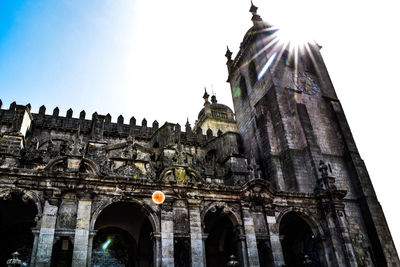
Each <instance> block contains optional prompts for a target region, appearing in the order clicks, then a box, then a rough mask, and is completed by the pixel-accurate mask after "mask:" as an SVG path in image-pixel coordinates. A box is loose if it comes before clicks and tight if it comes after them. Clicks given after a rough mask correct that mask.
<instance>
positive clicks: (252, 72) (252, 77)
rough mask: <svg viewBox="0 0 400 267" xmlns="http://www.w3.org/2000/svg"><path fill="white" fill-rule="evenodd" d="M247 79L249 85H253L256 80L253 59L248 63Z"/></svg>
mask: <svg viewBox="0 0 400 267" xmlns="http://www.w3.org/2000/svg"><path fill="white" fill-rule="evenodd" d="M249 79H250V84H251V86H254V84H255V83H256V82H257V70H256V64H254V61H251V62H250V64H249Z"/></svg>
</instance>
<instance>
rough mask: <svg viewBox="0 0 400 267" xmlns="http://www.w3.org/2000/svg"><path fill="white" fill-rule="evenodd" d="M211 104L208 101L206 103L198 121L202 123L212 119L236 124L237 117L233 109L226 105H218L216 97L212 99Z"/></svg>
mask: <svg viewBox="0 0 400 267" xmlns="http://www.w3.org/2000/svg"><path fill="white" fill-rule="evenodd" d="M211 102H212V103H210V102H208V99H207V100H206V101H205V103H204V108H203V109H202V110H200V112H199V115H198V120H199V121H202V120H204V119H206V118H212V119H217V120H225V121H230V122H235V116H234V113H233V111H232V109H231V108H230V107H228V106H226V105H224V104H219V103H217V99H216V97H215V96H212V97H211Z"/></svg>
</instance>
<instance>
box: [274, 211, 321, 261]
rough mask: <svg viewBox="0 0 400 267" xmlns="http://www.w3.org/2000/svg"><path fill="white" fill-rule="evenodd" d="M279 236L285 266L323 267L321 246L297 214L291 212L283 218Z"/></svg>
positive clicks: (307, 225)
mask: <svg viewBox="0 0 400 267" xmlns="http://www.w3.org/2000/svg"><path fill="white" fill-rule="evenodd" d="M279 234H280V236H281V237H283V239H282V241H281V244H282V250H283V256H284V258H285V263H286V266H288V267H303V266H312V267H320V266H324V265H323V262H324V261H323V257H324V250H323V248H322V245H321V244H320V242H318V241H317V238H316V236H315V234H314V233H313V232H312V230H311V227H310V226H309V224H308V223H307V222H306V221H304V219H303V218H301V216H300V214H299V213H297V212H293V211H292V212H289V213H287V214H285V215H284V216H283V218H282V220H281V222H280V225H279Z"/></svg>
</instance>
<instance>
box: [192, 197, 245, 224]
mask: <svg viewBox="0 0 400 267" xmlns="http://www.w3.org/2000/svg"><path fill="white" fill-rule="evenodd" d="M217 208H222V212H223V213H226V214H227V215H228V217H229V219H230V220H231V221H232V224H233V225H234V226H235V227H236V226H241V225H242V219H241V216H240V214H238V213H237V212H236V211H234V210H233V208H232V207H229V206H228V204H227V203H225V202H222V201H216V202H212V203H211V204H209V205H208V206H207V207H205V208H204V209H203V210H202V211H201V214H200V218H201V224H202V226H203V227H204V225H205V224H204V219H205V216H206V214H207V213H208V212H216V210H217Z"/></svg>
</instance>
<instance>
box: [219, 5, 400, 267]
mask: <svg viewBox="0 0 400 267" xmlns="http://www.w3.org/2000/svg"><path fill="white" fill-rule="evenodd" d="M250 12H251V14H252V18H251V20H252V22H253V26H252V27H251V28H250V29H249V30H248V31H247V32H246V34H245V36H244V38H243V41H242V43H241V44H240V49H239V51H238V52H237V54H236V56H235V57H234V58H232V52H231V51H230V50H229V48H228V49H227V52H226V54H225V56H226V57H227V67H228V74H229V75H228V80H227V81H228V82H229V83H230V86H231V93H232V98H233V104H234V111H235V115H236V121H237V129H238V132H239V133H240V135H241V137H242V141H243V147H244V149H245V155H246V157H247V159H248V160H249V161H255V162H256V163H257V164H258V165H259V166H260V168H261V171H262V174H263V178H264V179H266V180H268V181H269V182H270V184H271V186H272V187H274V188H275V189H276V190H278V191H284V192H294V193H295V192H296V193H305V194H314V192H315V190H316V188H317V186H318V180H319V175H320V174H319V167H320V163H321V162H323V163H326V167H327V172H328V173H329V175H330V176H333V177H335V178H336V186H337V187H338V188H339V189H341V190H346V191H347V194H346V197H345V198H344V200H343V201H344V205H345V211H346V218H347V220H348V221H349V225H350V226H351V227H356V228H357V230H354V229H353V230H351V231H350V239H351V240H352V243H353V246H354V247H355V253H356V254H357V255H356V258H357V259H361V258H365V259H367V260H366V264H367V263H368V264H367V265H374V266H400V262H399V259H398V256H397V252H396V249H395V247H394V244H393V241H392V238H391V235H390V231H389V229H388V227H387V224H386V220H385V217H384V214H383V211H382V209H381V206H380V204H379V201H378V199H377V197H376V195H375V191H374V189H373V186H372V183H371V180H370V178H369V175H368V172H367V170H366V167H365V165H364V162H363V160H362V159H361V156H360V154H359V152H358V150H357V147H356V144H355V142H354V140H353V137H352V134H351V131H350V127H349V125H348V123H347V120H346V117H345V115H344V111H343V109H342V106H341V104H340V101H339V99H338V98H337V96H336V93H335V89H334V87H333V84H332V81H331V80H330V77H329V74H328V71H327V69H326V66H325V64H324V62H323V59H322V57H321V53H320V49H321V47H320V46H319V45H318V44H316V43H308V44H305V45H304V46H293V45H292V44H290V43H284V42H282V41H281V40H280V39H279V29H278V28H277V27H274V26H273V25H271V24H270V23H268V22H266V21H263V20H262V18H261V17H260V15H259V14H258V13H257V7H256V6H254V5H253V4H252V5H251V8H250ZM360 235H361V236H362V238H361V239H362V240H359V243H357V242H358V241H357V240H358V239H360ZM361 243H363V244H361ZM359 264H361V262H359Z"/></svg>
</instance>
